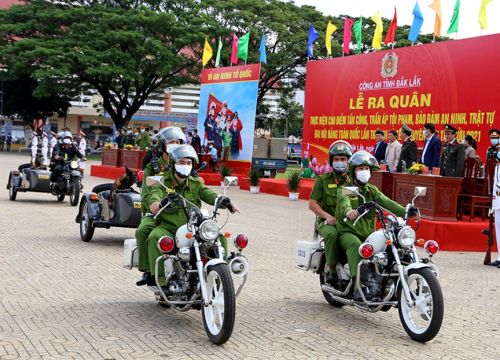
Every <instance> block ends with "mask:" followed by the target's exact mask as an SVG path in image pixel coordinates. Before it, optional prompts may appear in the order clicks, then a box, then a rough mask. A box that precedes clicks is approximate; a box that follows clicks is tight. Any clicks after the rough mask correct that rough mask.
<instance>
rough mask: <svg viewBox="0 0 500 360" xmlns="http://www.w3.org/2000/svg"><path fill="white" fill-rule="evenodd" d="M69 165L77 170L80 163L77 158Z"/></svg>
mask: <svg viewBox="0 0 500 360" xmlns="http://www.w3.org/2000/svg"><path fill="white" fill-rule="evenodd" d="M69 167H70V168H71V169H73V170H76V169H78V163H77V162H76V161H75V160H73V161H72V162H70V163H69Z"/></svg>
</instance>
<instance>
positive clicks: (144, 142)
mask: <svg viewBox="0 0 500 360" xmlns="http://www.w3.org/2000/svg"><path fill="white" fill-rule="evenodd" d="M140 131H141V133H140V134H139V140H138V144H139V148H140V149H141V150H146V148H148V147H149V145H151V135H149V132H147V131H146V129H145V128H144V126H141V130H140Z"/></svg>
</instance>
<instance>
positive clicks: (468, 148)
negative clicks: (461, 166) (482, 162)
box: [462, 134, 477, 160]
mask: <svg viewBox="0 0 500 360" xmlns="http://www.w3.org/2000/svg"><path fill="white" fill-rule="evenodd" d="M462 144H463V145H464V146H465V159H466V160H467V159H468V158H473V159H475V158H476V156H477V152H476V150H477V141H476V140H475V139H474V138H473V137H472V135H469V134H467V135H465V137H464V140H463V141H462Z"/></svg>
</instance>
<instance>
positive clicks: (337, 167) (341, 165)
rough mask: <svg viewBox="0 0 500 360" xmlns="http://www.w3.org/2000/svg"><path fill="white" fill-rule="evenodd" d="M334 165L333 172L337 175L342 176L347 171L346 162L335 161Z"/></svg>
mask: <svg viewBox="0 0 500 360" xmlns="http://www.w3.org/2000/svg"><path fill="white" fill-rule="evenodd" d="M332 165H333V171H335V172H336V173H337V174H342V173H344V172H345V171H346V169H347V163H346V162H344V161H334V162H333V163H332Z"/></svg>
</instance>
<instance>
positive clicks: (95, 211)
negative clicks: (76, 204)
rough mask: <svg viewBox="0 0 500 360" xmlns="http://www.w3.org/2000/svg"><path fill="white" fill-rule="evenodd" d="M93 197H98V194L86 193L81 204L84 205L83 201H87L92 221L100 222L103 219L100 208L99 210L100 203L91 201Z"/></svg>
mask: <svg viewBox="0 0 500 360" xmlns="http://www.w3.org/2000/svg"><path fill="white" fill-rule="evenodd" d="M91 195H94V196H96V193H93V192H89V193H85V194H84V195H83V196H82V200H81V202H80V204H82V202H83V201H87V203H88V205H87V207H88V209H89V215H90V218H91V219H92V220H99V219H100V217H101V214H100V208H99V201H97V200H91V199H90V197H91ZM80 209H81V208H80Z"/></svg>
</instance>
